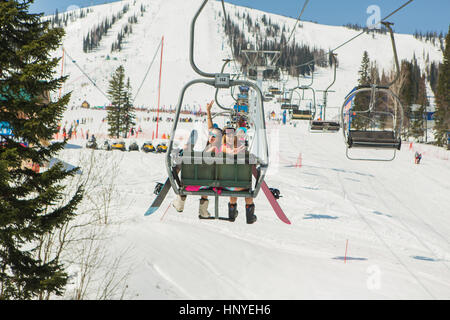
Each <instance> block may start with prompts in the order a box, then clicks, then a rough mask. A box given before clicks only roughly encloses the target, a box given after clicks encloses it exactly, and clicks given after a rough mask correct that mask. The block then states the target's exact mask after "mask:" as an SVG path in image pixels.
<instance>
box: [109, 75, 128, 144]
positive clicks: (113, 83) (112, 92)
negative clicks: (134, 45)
mask: <svg viewBox="0 0 450 320" xmlns="http://www.w3.org/2000/svg"><path fill="white" fill-rule="evenodd" d="M108 96H109V98H110V100H111V106H110V107H109V109H108V115H107V121H108V125H109V128H108V133H109V135H110V136H112V137H116V138H120V134H121V133H122V132H123V112H124V111H123V110H124V106H125V102H126V96H127V92H126V88H125V69H124V67H123V66H119V67H118V68H117V69H116V71H115V72H114V74H113V76H112V79H111V80H110V81H109V89H108Z"/></svg>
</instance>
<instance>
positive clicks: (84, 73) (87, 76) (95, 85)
mask: <svg viewBox="0 0 450 320" xmlns="http://www.w3.org/2000/svg"><path fill="white" fill-rule="evenodd" d="M63 50H64V52H65V53H66V55H67V56H68V57H69V59H70V61H72V63H73V64H74V65H75V66H76V67H77V68H78V69H79V70H80V71H81V73H82V74H83V75H85V76H86V78H88V80H89V81H90V82H91V83H92V84H93V85H94V87H96V88H97V90H98V91H100V93H101V94H102V95H103V96H104V97H105V98H106V99H108V101H110V99H109V97H108V96H107V95H106V94H105V93H104V92H103V91H102V90H101V89H100V88H99V87H98V86H97V84H96V83H95V82H94V80H92V79H91V77H89V75H88V74H87V73H86V72H84V71H83V69H82V68H81V67H80V66H79V65H78V63H77V62H76V61H75V60H74V59H73V58H72V57H71V56H70V54H69V53H68V52H67V49H66V48H63Z"/></svg>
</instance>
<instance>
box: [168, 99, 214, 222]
mask: <svg viewBox="0 0 450 320" xmlns="http://www.w3.org/2000/svg"><path fill="white" fill-rule="evenodd" d="M213 104H214V101H211V102H210V103H208V104H207V106H206V112H207V115H208V130H209V134H208V143H207V144H206V147H205V149H204V150H203V152H204V153H219V151H220V143H221V137H222V130H221V129H220V128H219V127H218V126H217V125H214V124H213V122H212V117H211V108H212V106H213ZM189 147H192V146H191V145H189V142H188V143H187V144H186V145H185V146H184V149H187V148H189ZM186 198H187V196H180V195H177V198H176V199H175V200H174V201H173V203H172V205H173V207H174V208H175V209H176V210H177V211H178V212H183V210H184V204H185V202H186ZM208 205H209V200H208V196H202V197H201V198H200V205H199V209H198V212H199V216H198V217H199V218H200V219H209V218H211V214H210V213H209V212H208Z"/></svg>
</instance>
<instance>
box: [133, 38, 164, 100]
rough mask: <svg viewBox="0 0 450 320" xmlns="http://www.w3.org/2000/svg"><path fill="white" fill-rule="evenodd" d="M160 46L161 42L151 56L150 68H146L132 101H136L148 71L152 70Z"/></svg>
mask: <svg viewBox="0 0 450 320" xmlns="http://www.w3.org/2000/svg"><path fill="white" fill-rule="evenodd" d="M161 44H162V40H161V41H160V42H159V45H158V48H156V51H155V55H154V56H153V59H152V62H151V63H150V66H149V67H148V68H147V71H146V73H145V76H144V79H143V80H142V82H141V85H140V86H139V89H138V90H137V92H136V94H135V96H134V99H133V101H136V98H137V96H138V94H139V92H140V91H141V88H142V86H143V85H144V82H145V79H147V76H148V73H149V72H150V69H151V68H152V66H153V63H154V62H155V59H156V56H157V54H158V52H159V49H160V48H161Z"/></svg>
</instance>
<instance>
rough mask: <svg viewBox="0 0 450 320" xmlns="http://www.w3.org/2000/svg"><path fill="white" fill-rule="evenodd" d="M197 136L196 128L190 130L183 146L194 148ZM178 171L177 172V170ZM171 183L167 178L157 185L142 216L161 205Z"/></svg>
mask: <svg viewBox="0 0 450 320" xmlns="http://www.w3.org/2000/svg"><path fill="white" fill-rule="evenodd" d="M197 138H198V132H197V130H195V129H194V130H192V131H191V134H190V135H189V139H188V142H187V143H186V145H185V147H188V146H189V145H190V150H193V149H194V145H195V143H196V142H197ZM177 173H178V172H177ZM171 186H172V185H171V183H170V179H169V178H167V179H166V182H164V184H163V185H162V186H161V184H158V185H157V187H158V188H157V190H158V191H157V192H155V193H157V196H156V198H155V200H153V203H152V204H151V206H150V208H148V209H147V211H146V212H145V214H144V216H149V215H151V214H152V213H155V212H156V211H157V210H158V209H159V207H160V206H161V204H162V203H163V201H164V199H165V198H166V196H167V194H168V193H169V190H170V188H171Z"/></svg>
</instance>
